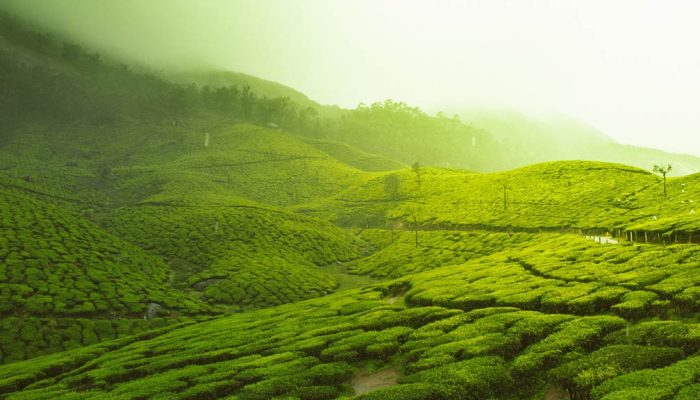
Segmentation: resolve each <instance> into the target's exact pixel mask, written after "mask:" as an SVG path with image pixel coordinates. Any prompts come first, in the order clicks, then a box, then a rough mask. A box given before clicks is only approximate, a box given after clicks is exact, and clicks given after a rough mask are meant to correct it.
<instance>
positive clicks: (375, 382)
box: [352, 368, 399, 395]
mask: <svg viewBox="0 0 700 400" xmlns="http://www.w3.org/2000/svg"><path fill="white" fill-rule="evenodd" d="M398 380H399V371H397V370H396V369H394V368H387V369H383V370H381V371H376V372H367V371H360V372H359V373H358V374H357V375H355V377H354V378H352V388H353V389H355V394H358V395H359V394H363V393H367V392H371V391H373V390H377V389H381V388H384V387H389V386H394V385H397V384H398Z"/></svg>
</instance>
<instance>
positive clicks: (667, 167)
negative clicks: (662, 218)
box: [653, 164, 671, 197]
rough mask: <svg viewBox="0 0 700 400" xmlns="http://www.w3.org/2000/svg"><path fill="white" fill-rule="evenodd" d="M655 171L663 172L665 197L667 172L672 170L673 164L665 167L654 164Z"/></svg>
mask: <svg viewBox="0 0 700 400" xmlns="http://www.w3.org/2000/svg"><path fill="white" fill-rule="evenodd" d="M653 171H654V172H656V173H657V174H661V175H662V176H663V177H664V197H666V174H668V173H669V172H670V171H671V164H667V165H666V166H665V167H662V166H660V165H654V169H653Z"/></svg>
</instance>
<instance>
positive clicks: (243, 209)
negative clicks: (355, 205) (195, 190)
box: [103, 205, 356, 308]
mask: <svg viewBox="0 0 700 400" xmlns="http://www.w3.org/2000/svg"><path fill="white" fill-rule="evenodd" d="M103 223H104V225H105V226H106V227H107V229H109V230H110V231H112V232H114V233H115V234H117V235H118V236H120V237H122V238H125V239H126V240H128V241H130V242H132V243H135V244H138V245H140V246H141V247H142V248H144V249H147V250H148V251H150V252H151V253H153V254H157V255H159V256H161V257H163V259H165V260H167V261H168V264H169V265H171V266H172V267H173V269H174V270H175V271H176V273H177V275H176V278H175V280H176V282H177V284H178V286H180V287H182V288H184V289H187V290H196V291H200V292H201V293H202V299H203V300H205V301H207V302H210V303H222V304H229V305H232V306H234V307H236V308H250V307H261V306H269V305H276V304H282V303H287V302H292V301H298V300H303V299H308V298H311V297H316V296H319V295H321V294H324V293H328V292H330V291H332V290H333V289H334V288H335V287H336V285H337V284H336V281H335V279H333V277H331V276H330V275H328V274H327V273H325V272H323V271H322V270H321V269H319V268H318V267H319V266H323V265H327V264H330V263H334V262H336V261H339V260H347V259H350V258H354V257H355V256H356V250H355V245H354V243H353V241H352V238H351V237H350V236H349V235H347V234H346V233H345V232H342V231H341V230H340V229H338V228H336V227H335V226H333V225H331V224H329V223H327V222H323V221H319V220H314V219H311V218H307V217H303V216H298V215H294V214H290V213H287V212H284V211H280V210H275V209H270V208H263V207H261V206H257V207H256V206H249V205H239V206H229V207H217V206H208V205H203V206H157V205H143V206H134V207H122V208H118V209H115V210H113V211H112V212H111V214H109V216H108V217H107V219H106V220H105V221H103Z"/></svg>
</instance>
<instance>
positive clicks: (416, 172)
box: [411, 161, 421, 192]
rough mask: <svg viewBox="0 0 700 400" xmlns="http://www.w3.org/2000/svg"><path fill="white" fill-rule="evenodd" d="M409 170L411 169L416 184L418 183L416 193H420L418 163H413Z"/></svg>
mask: <svg viewBox="0 0 700 400" xmlns="http://www.w3.org/2000/svg"><path fill="white" fill-rule="evenodd" d="M411 168H412V169H413V173H415V174H416V182H418V191H419V192H420V173H421V169H420V168H421V167H420V163H419V162H418V161H416V162H414V163H413V165H412V166H411Z"/></svg>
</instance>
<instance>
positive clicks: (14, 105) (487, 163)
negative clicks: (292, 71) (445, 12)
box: [0, 15, 700, 174]
mask: <svg viewBox="0 0 700 400" xmlns="http://www.w3.org/2000/svg"><path fill="white" fill-rule="evenodd" d="M0 19H1V20H2V23H1V24H0V72H2V76H1V77H0V89H2V91H3V93H6V94H7V95H6V96H3V98H2V99H1V100H0V102H2V103H0V105H2V107H1V110H0V122H2V128H0V129H2V131H1V132H0V134H1V135H0V137H6V136H7V135H9V134H10V133H12V132H13V130H14V129H15V128H16V127H18V126H20V125H22V124H23V122H27V121H31V123H32V124H36V123H39V122H42V123H49V124H68V123H69V124H81V125H85V124H87V125H95V126H103V125H109V124H128V123H135V122H138V123H143V122H147V121H150V122H156V123H163V122H169V123H172V124H174V125H175V124H178V123H188V122H191V121H192V120H204V121H207V122H206V124H208V125H216V124H218V123H219V122H221V123H224V124H225V123H230V122H236V121H238V122H240V121H248V122H254V123H257V124H261V125H272V124H274V125H272V126H280V127H283V128H285V129H286V130H289V131H292V132H294V133H296V134H300V135H302V136H304V137H307V138H310V139H313V140H316V141H318V140H321V141H325V142H335V143H345V144H348V145H350V146H352V147H354V148H356V149H357V150H360V151H363V152H365V153H370V154H373V155H374V156H373V157H376V156H379V157H382V158H385V159H389V160H397V161H399V162H400V163H403V164H405V165H410V164H412V163H414V162H416V161H418V162H421V163H422V164H424V165H434V166H443V167H454V168H463V169H469V170H474V171H484V172H485V171H498V170H504V169H510V168H516V167H519V166H524V165H528V164H531V163H535V162H542V161H548V160H559V159H591V160H599V161H610V162H621V163H626V164H629V165H634V166H637V167H640V168H645V169H647V168H650V167H651V166H652V165H653V164H666V163H670V164H673V165H674V166H675V168H674V170H673V171H672V174H688V173H693V172H697V171H698V170H700V159H699V158H697V157H693V156H686V155H677V154H670V153H666V152H662V151H658V150H653V149H644V148H638V147H632V146H622V145H619V144H617V143H615V142H614V141H612V140H610V139H609V138H607V137H605V136H604V135H602V134H599V133H598V132H595V134H591V129H582V126H583V125H582V124H580V123H577V122H576V121H558V122H556V123H553V124H552V123H546V124H545V123H541V122H538V121H536V120H533V119H529V118H527V117H524V116H519V115H517V114H513V113H507V112H497V113H491V114H488V115H484V114H483V113H478V112H463V113H461V118H462V120H463V121H460V119H459V118H458V117H456V116H447V115H445V114H442V113H438V114H437V115H434V116H433V115H429V114H427V113H425V112H423V111H422V110H420V109H418V108H416V107H412V106H410V105H407V104H405V103H402V102H398V101H392V100H387V101H385V102H378V103H374V104H371V105H364V104H360V105H359V106H358V107H357V108H356V109H352V110H343V109H340V108H338V107H336V106H324V105H319V104H318V103H316V102H314V101H313V100H310V99H309V98H308V97H307V96H305V95H304V94H302V93H300V92H299V91H297V90H294V89H292V88H289V87H286V86H283V85H280V84H277V83H275V82H270V81H265V80H262V79H258V78H255V77H252V76H249V75H245V74H239V73H234V72H225V71H213V70H209V71H207V70H198V71H187V72H182V71H180V72H170V73H155V72H153V71H150V70H148V69H147V68H144V67H135V66H130V65H127V64H124V63H122V62H120V61H118V60H115V59H111V58H109V57H106V56H104V55H100V54H97V53H94V52H91V51H89V50H86V49H84V48H82V47H80V46H79V45H77V44H73V43H68V42H65V41H63V40H60V38H57V37H56V36H53V35H51V34H48V33H40V32H39V31H38V30H36V29H31V28H27V27H26V26H24V25H23V24H22V23H20V22H18V21H16V20H14V19H13V18H11V17H8V16H6V15H5V16H1V17H0ZM464 121H467V122H464ZM515 148H517V150H514V149H515ZM380 164H381V165H387V166H388V165H397V164H396V163H392V162H389V163H380ZM376 165H379V164H375V167H376Z"/></svg>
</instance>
